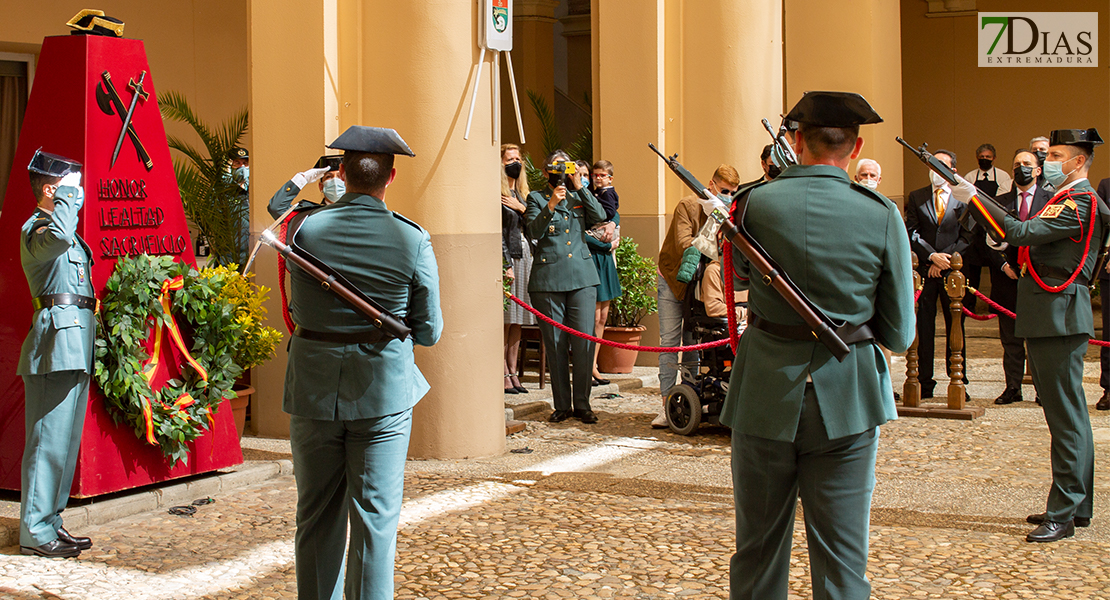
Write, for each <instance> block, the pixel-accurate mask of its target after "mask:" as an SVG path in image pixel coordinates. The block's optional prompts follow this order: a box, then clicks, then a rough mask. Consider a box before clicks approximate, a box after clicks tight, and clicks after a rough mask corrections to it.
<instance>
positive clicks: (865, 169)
mask: <svg viewBox="0 0 1110 600" xmlns="http://www.w3.org/2000/svg"><path fill="white" fill-rule="evenodd" d="M882 182H883V168H882V167H881V166H879V161H877V160H873V159H870V158H861V159H859V162H858V163H856V183H858V184H860V185H864V186H867V187H869V188H871V189H873V190H876V189H879V184H880V183H882Z"/></svg>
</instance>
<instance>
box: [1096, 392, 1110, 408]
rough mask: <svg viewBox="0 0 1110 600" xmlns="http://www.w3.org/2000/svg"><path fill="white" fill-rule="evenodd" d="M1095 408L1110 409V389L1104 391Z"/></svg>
mask: <svg viewBox="0 0 1110 600" xmlns="http://www.w3.org/2000/svg"><path fill="white" fill-rule="evenodd" d="M1095 410H1110V390H1106V391H1105V392H1103V393H1102V398H1099V400H1098V404H1096V405H1095Z"/></svg>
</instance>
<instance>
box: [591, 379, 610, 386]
mask: <svg viewBox="0 0 1110 600" xmlns="http://www.w3.org/2000/svg"><path fill="white" fill-rule="evenodd" d="M594 385H609V380H608V379H602V378H600V377H594Z"/></svg>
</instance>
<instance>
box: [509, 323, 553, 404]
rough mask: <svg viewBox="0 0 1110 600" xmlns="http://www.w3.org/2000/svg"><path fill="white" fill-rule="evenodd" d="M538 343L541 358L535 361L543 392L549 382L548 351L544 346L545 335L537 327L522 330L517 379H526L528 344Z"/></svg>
mask: <svg viewBox="0 0 1110 600" xmlns="http://www.w3.org/2000/svg"><path fill="white" fill-rule="evenodd" d="M532 341H534V342H536V343H537V344H538V345H539V356H538V357H536V358H535V359H533V363H535V362H537V361H538V362H539V364H538V365H536V366H537V367H538V369H539V373H540V389H541V390H542V389H543V387H544V384H545V382H546V380H547V351H546V350H545V349H544V345H543V333H541V332H540V328H539V327H538V326H536V325H522V326H521V328H520V347H519V348H518V349H517V353H516V365H517V377H524V367H525V366H527V364H528V343H529V342H532Z"/></svg>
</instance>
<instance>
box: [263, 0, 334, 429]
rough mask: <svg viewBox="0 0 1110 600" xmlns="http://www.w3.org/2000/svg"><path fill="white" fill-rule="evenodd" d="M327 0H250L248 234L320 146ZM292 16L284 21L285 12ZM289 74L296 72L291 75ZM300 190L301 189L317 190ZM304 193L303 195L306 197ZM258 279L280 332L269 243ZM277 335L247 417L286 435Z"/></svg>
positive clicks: (282, 358) (274, 264) (265, 218)
mask: <svg viewBox="0 0 1110 600" xmlns="http://www.w3.org/2000/svg"><path fill="white" fill-rule="evenodd" d="M324 4H325V0H313V1H309V2H303V1H299V0H250V2H248V8H247V11H248V12H247V24H248V29H247V30H248V42H247V44H248V61H247V64H248V72H247V74H248V81H249V84H248V86H249V87H248V90H249V96H248V98H249V110H250V129H251V132H252V138H253V139H252V147H251V231H252V232H253V233H252V235H251V240H252V243H253V241H254V240H256V239H257V237H258V232H260V231H261V230H262V229H265V228H266V227H267V226H268V225H269V224H270V223H272V222H273V218H272V217H270V214H269V213H268V212H267V211H266V205H267V203H268V202H269V199H270V196H271V195H272V194H273V193H274V191H276V190H277V189H278V187H279V186H280V185H282V184H283V183H285V182H286V181H287V180H288V179H289V178H290V177H291V176H292V175H293V174H294V173H296V172H298V171H303V170H304V169H307V168H309V167H311V166H312V165H313V163H315V161H316V159H317V158H318V157H319V156H320V152H321V151H322V150H323V148H324V144H325V143H326V141H330V140H325V127H324V123H325V119H324V114H325V109H324V94H323V93H322V88H321V86H320V82H322V81H324V64H325V61H324V10H323V5H324ZM293 14H295V15H297V18H296V19H290V18H289V15H293ZM291 74H295V76H293V77H291ZM315 192H316V191H315V190H313V189H309V190H306V192H305V193H306V194H309V193H311V194H312V195H317V194H315ZM306 197H308V196H306ZM253 270H254V272H255V273H256V274H257V275H256V282H257V283H259V284H261V285H265V286H266V287H268V288H270V289H271V290H272V291H271V293H270V301H269V302H268V303H267V305H266V306H267V309H268V311H269V313H268V315H267V319H266V321H267V323H266V324H267V325H269V326H270V327H275V328H277V329H278V330H279V331H281V332H282V333H283V334H285V335H286V336H288V335H289V333H288V332H287V331H286V330H285V324H284V322H283V320H282V318H281V297H280V296H279V295H278V281H277V259H276V255H275V253H274V252H273V251H272V250H270V249H267V248H263V249H262V250H260V251H259V256H258V259H257V260H256V261H255V264H254V267H253ZM285 348H286V344H285V342H284V341H283V342H282V343H281V344H280V345H279V347H278V350H277V356H276V357H275V358H274V359H272V360H270V361H268V362H266V363H265V364H263V365H262V366H259V367H256V368H255V369H254V374H253V380H252V381H253V385H254V387H255V390H256V393H255V394H254V396H253V397H252V399H251V423H252V427H253V429H254V431H255V432H256V433H257V434H258V435H262V436H270V437H288V436H289V415H287V414H285V412H283V411H282V410H281V401H282V395H283V392H284V387H285V385H284V384H285V366H286V361H287V358H288V354H287V353H286V350H285Z"/></svg>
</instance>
